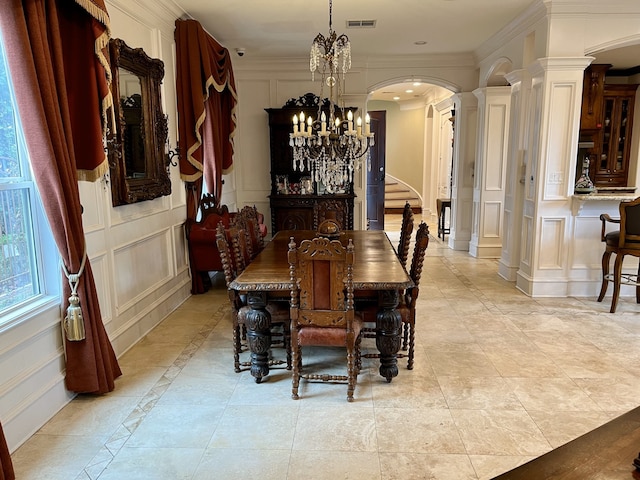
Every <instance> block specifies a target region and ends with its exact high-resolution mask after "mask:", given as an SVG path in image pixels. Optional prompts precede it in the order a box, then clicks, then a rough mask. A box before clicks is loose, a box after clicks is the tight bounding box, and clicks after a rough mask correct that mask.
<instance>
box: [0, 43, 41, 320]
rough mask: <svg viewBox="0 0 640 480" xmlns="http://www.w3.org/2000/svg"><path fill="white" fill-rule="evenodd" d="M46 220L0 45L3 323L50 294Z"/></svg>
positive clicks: (0, 288) (0, 287)
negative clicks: (45, 255)
mask: <svg viewBox="0 0 640 480" xmlns="http://www.w3.org/2000/svg"><path fill="white" fill-rule="evenodd" d="M42 219H43V218H42V210H41V206H40V205H39V196H38V193H37V190H36V187H35V184H34V182H33V180H32V176H31V171H30V167H29V162H28V154H27V151H26V147H25V141H24V137H23V134H22V129H21V125H20V120H19V118H18V111H17V109H16V108H15V97H14V93H13V87H12V84H11V79H10V77H9V72H8V65H7V61H6V55H5V51H4V45H3V43H2V42H0V323H4V318H6V317H5V315H6V314H7V313H9V312H11V311H12V310H16V309H18V308H19V307H20V306H23V305H24V304H25V303H26V302H28V301H32V300H34V298H36V297H40V296H41V294H42V293H43V292H44V290H45V289H44V277H43V276H42V274H41V272H40V271H39V270H41V269H42V267H41V265H42V261H41V258H42V254H41V253H42V252H41V251H40V249H39V244H40V243H42V242H40V241H38V239H39V238H40V237H39V233H40V232H39V229H38V226H39V225H43V224H44V223H46V222H42ZM47 227H48V226H47ZM49 235H50V233H49ZM48 238H50V237H48ZM3 317H4V318H3Z"/></svg>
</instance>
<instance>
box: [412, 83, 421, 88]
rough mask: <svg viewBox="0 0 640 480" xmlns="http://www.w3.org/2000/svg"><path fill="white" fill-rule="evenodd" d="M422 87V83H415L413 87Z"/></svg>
mask: <svg viewBox="0 0 640 480" xmlns="http://www.w3.org/2000/svg"><path fill="white" fill-rule="evenodd" d="M420 85H422V83H420V82H413V86H414V87H419V86H420Z"/></svg>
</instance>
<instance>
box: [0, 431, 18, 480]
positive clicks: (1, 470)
mask: <svg viewBox="0 0 640 480" xmlns="http://www.w3.org/2000/svg"><path fill="white" fill-rule="evenodd" d="M15 478H16V476H15V474H14V472H13V464H12V463H11V456H10V455H9V448H8V447H7V441H6V440H5V439H4V432H3V431H2V426H1V425H0V480H15Z"/></svg>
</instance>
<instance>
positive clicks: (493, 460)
mask: <svg viewBox="0 0 640 480" xmlns="http://www.w3.org/2000/svg"><path fill="white" fill-rule="evenodd" d="M469 458H470V460H471V463H472V465H473V468H474V469H475V471H476V474H477V475H478V480H491V479H492V478H493V477H496V476H498V475H500V474H502V473H504V472H508V471H509V470H512V469H514V468H516V467H519V466H520V465H522V464H523V463H527V462H528V461H530V460H533V459H534V458H535V457H531V456H522V455H469ZM532 480H533V479H532ZM540 480H542V479H540Z"/></svg>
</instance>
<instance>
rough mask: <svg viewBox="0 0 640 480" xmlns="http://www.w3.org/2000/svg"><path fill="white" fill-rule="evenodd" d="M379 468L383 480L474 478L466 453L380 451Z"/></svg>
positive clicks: (463, 479)
mask: <svg viewBox="0 0 640 480" xmlns="http://www.w3.org/2000/svg"><path fill="white" fill-rule="evenodd" d="M380 468H381V471H382V478H384V479H385V480H422V479H437V480H475V479H476V478H477V477H476V473H475V470H474V469H473V466H472V465H471V462H470V461H469V457H468V456H467V455H460V454H459V455H456V454H440V455H429V454H424V453H381V454H380Z"/></svg>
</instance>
